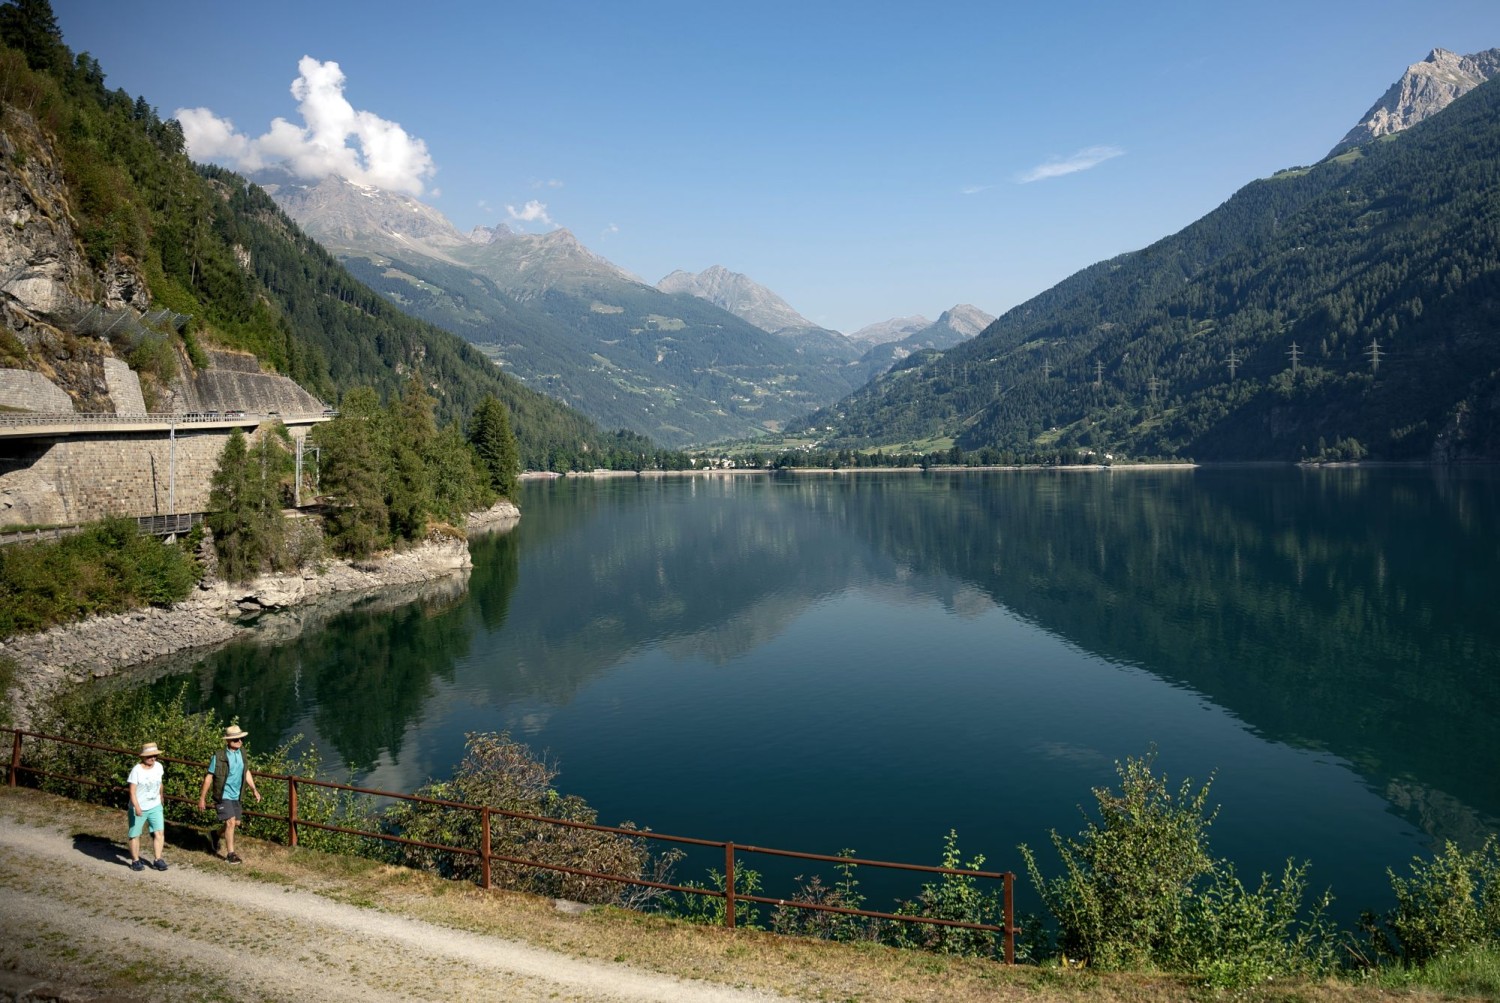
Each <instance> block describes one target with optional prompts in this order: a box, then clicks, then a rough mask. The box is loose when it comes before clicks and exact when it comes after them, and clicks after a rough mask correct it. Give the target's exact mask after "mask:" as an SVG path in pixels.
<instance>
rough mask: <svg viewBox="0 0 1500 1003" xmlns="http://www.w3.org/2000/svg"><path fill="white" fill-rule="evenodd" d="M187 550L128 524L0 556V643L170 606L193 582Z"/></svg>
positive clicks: (93, 528)
mask: <svg viewBox="0 0 1500 1003" xmlns="http://www.w3.org/2000/svg"><path fill="white" fill-rule="evenodd" d="M194 539H196V538H194ZM193 550H194V548H193V542H192V541H191V540H190V541H188V542H185V543H176V544H169V543H164V542H162V541H161V540H158V539H156V538H155V537H152V536H147V535H144V534H142V533H141V532H140V531H139V529H138V528H137V527H136V523H135V520H134V519H127V518H112V519H105V520H103V521H101V522H97V523H93V524H91V525H89V526H87V527H85V528H84V530H83V532H81V533H76V534H74V535H72V536H65V537H63V538H62V539H60V540H57V541H55V542H46V543H23V544H12V545H11V546H8V547H4V548H0V637H9V636H10V635H12V634H23V633H29V632H32V631H38V630H45V629H46V628H48V627H51V626H53V625H54V624H59V623H67V622H69V621H72V620H79V619H82V618H83V617H86V616H93V615H101V614H108V613H120V612H123V611H125V610H128V609H134V608H137V607H140V606H147V605H156V606H165V605H169V604H171V603H174V602H177V601H178V600H180V599H182V598H184V597H186V596H187V594H188V593H189V592H191V591H192V590H193V585H194V584H195V583H196V582H197V581H198V576H199V573H200V568H199V566H198V562H197V559H196V558H195V557H194V556H193Z"/></svg>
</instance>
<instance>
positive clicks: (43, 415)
mask: <svg viewBox="0 0 1500 1003" xmlns="http://www.w3.org/2000/svg"><path fill="white" fill-rule="evenodd" d="M332 417H334V415H331V414H329V413H328V412H327V411H323V410H319V411H240V412H239V413H237V414H230V413H228V412H224V411H220V412H218V413H217V414H215V413H211V412H209V411H183V412H177V411H146V412H144V413H142V414H116V413H114V412H108V411H4V412H0V426H3V425H67V424H78V425H140V424H151V425H194V424H200V425H201V424H209V423H214V422H217V423H220V424H222V423H224V422H232V423H234V424H249V423H250V422H252V421H255V420H259V419H266V418H276V419H278V420H283V421H284V420H286V419H288V418H293V419H297V420H304V419H309V418H332Z"/></svg>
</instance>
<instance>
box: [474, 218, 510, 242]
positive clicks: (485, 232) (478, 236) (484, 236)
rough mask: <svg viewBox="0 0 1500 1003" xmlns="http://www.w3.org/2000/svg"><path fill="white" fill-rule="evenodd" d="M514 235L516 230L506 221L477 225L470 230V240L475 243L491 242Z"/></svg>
mask: <svg viewBox="0 0 1500 1003" xmlns="http://www.w3.org/2000/svg"><path fill="white" fill-rule="evenodd" d="M513 235H514V231H513V230H511V228H510V227H508V226H506V225H505V224H504V223H496V224H495V225H494V226H476V227H475V228H474V229H472V230H470V231H469V242H470V243H473V244H489V243H493V242H494V241H497V240H504V239H505V238H506V237H510V236H513Z"/></svg>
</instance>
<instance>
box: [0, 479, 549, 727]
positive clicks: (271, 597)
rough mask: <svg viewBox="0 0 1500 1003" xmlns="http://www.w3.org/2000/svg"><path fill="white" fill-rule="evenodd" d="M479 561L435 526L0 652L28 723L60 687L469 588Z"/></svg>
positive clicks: (213, 584)
mask: <svg viewBox="0 0 1500 1003" xmlns="http://www.w3.org/2000/svg"><path fill="white" fill-rule="evenodd" d="M519 518H520V511H519V510H518V509H517V508H516V507H515V505H513V504H511V503H510V502H501V503H500V504H499V505H496V506H495V507H494V508H492V509H490V510H489V511H487V512H481V513H475V514H474V515H472V516H471V517H470V519H469V522H468V523H467V525H466V526H465V529H466V530H467V531H468V532H471V533H477V532H486V531H491V530H495V529H500V530H503V529H506V528H508V527H510V526H514V525H515V522H516V520H517V519H519ZM472 566H473V562H472V560H471V559H470V557H469V546H468V541H467V540H466V539H463V538H460V537H454V536H442V535H436V534H435V535H434V536H432V537H430V538H429V539H428V540H427V541H426V542H424V543H423V544H421V545H419V546H417V547H413V548H412V549H410V550H405V551H400V552H393V553H388V554H383V555H380V556H378V557H375V558H372V559H370V560H366V561H359V562H351V561H327V562H325V563H322V564H319V565H316V566H312V567H308V568H305V569H303V570H301V571H297V572H292V573H288V574H277V575H262V576H260V577H258V578H255V579H253V580H251V581H249V582H245V583H240V584H233V585H232V584H230V583H228V582H225V581H222V580H220V579H217V578H207V579H205V580H204V581H203V582H201V583H200V584H199V586H198V590H197V592H195V593H194V594H193V595H192V596H189V597H188V598H187V599H185V600H183V601H182V602H180V603H177V604H175V605H173V606H170V607H166V608H156V607H151V608H147V609H138V610H132V611H130V612H128V613H119V614H116V615H114V616H100V617H91V618H90V619H87V620H81V621H79V622H77V623H72V624H67V625H64V626H61V627H54V628H52V629H51V630H47V631H43V632H42V633H39V634H28V635H25V636H22V637H15V638H11V639H9V640H7V641H5V642H0V656H4V657H7V658H10V659H11V660H12V661H13V662H15V665H16V678H15V685H14V688H13V689H12V691H11V694H10V700H11V704H12V714H11V717H12V720H13V721H15V722H16V723H17V725H18V726H20V727H23V728H24V727H28V726H29V725H30V723H31V720H32V716H33V714H34V713H35V711H36V709H37V708H38V707H39V706H40V705H41V702H42V701H43V700H44V699H45V698H46V697H47V696H48V695H49V694H51V693H53V692H55V691H56V690H58V689H60V688H62V687H64V686H68V685H72V684H77V683H81V682H84V681H86V680H89V679H101V678H104V677H107V676H111V675H114V674H116V673H119V672H122V671H124V670H126V669H129V668H131V667H133V666H137V665H141V664H143V663H146V662H152V661H155V660H157V659H161V658H165V657H167V656H170V655H176V654H181V653H184V652H189V651H194V650H198V649H205V648H212V647H217V646H218V645H221V644H224V643H225V642H227V641H232V640H235V639H237V638H246V637H259V638H263V639H264V640H265V641H266V642H267V643H273V642H278V641H282V640H286V639H289V638H291V637H294V636H296V635H297V634H299V633H301V632H302V631H304V630H308V629H311V628H313V627H315V626H317V625H318V624H320V623H322V622H323V621H325V620H326V619H327V618H328V617H329V616H331V615H333V614H335V613H338V612H341V611H343V610H344V609H347V608H349V607H350V606H352V605H355V604H356V603H361V602H368V601H369V599H370V596H371V595H372V593H382V594H384V593H386V592H390V593H391V595H392V599H393V601H394V603H395V604H400V603H403V602H409V601H412V600H414V599H420V598H423V597H424V596H425V595H426V594H427V593H428V592H431V591H433V590H437V591H439V592H442V593H444V594H447V593H454V592H456V593H462V591H463V589H464V588H465V587H466V586H467V582H468V574H469V570H470V568H471V567H472ZM267 614H274V615H269V616H268V615H267Z"/></svg>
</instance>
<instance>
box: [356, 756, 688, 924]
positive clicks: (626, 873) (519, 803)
mask: <svg viewBox="0 0 1500 1003" xmlns="http://www.w3.org/2000/svg"><path fill="white" fill-rule="evenodd" d="M556 776H557V768H556V766H554V765H552V764H549V763H546V762H544V761H542V760H540V759H538V758H536V757H535V756H534V755H532V753H531V750H530V749H529V748H528V747H527V746H526V745H524V744H522V743H520V742H516V741H513V740H512V739H511V737H510V736H509V735H508V734H505V733H500V734H496V733H494V732H474V733H471V734H469V735H468V736H466V740H465V752H464V758H463V761H462V762H461V763H459V765H458V768H457V769H456V770H455V771H454V774H453V779H451V780H446V781H434V782H431V783H428V784H426V785H424V786H423V787H422V788H421V789H420V790H418V791H417V792H416V793H417V794H419V795H421V796H422V797H427V798H434V799H437V800H441V801H454V802H460V803H463V804H472V805H488V806H489V807H491V808H499V809H502V810H504V811H512V812H521V813H524V814H527V815H536V816H540V817H545V818H554V819H563V820H566V821H570V822H583V823H586V824H594V823H596V822H597V815H596V814H595V812H594V810H593V809H592V808H590V807H589V806H588V804H587V802H585V801H584V800H583V799H582V798H579V797H575V796H569V795H563V794H559V793H558V792H557V790H556V789H555V788H554V787H553V786H552V780H553V778H555V777H556ZM624 827H625V828H629V825H628V823H627V824H626V825H625V826H624ZM382 828H383V829H384V830H385V831H386V832H388V833H391V834H394V835H399V836H403V837H405V838H407V839H413V840H418V841H420V842H424V843H437V844H442V845H445V846H458V847H469V848H473V849H475V850H477V849H479V846H480V841H481V837H482V831H483V823H482V820H481V816H480V813H479V812H478V811H475V810H473V809H470V808H450V807H447V806H444V805H436V804H427V803H422V802H415V801H401V802H398V803H397V804H395V805H393V806H392V807H391V808H390V809H389V810H388V811H387V812H386V814H385V816H384V817H383V819H382ZM490 829H491V831H490V849H491V852H492V853H494V854H497V855H500V856H507V857H515V858H519V859H523V860H534V861H537V862H538V863H542V864H553V865H562V866H566V867H575V868H579V869H582V870H587V871H592V872H594V873H597V874H611V875H617V876H619V877H622V878H640V877H643V876H649V877H651V878H652V879H653V880H660V879H661V878H660V876H659V875H660V867H662V866H669V865H670V861H667V863H666V864H662V863H660V862H653V860H652V858H651V854H650V852H649V850H648V848H647V847H646V844H645V842H644V840H641V839H637V838H634V837H631V836H622V835H619V834H616V833H608V832H596V831H593V830H589V829H580V828H574V827H571V826H560V825H554V824H551V823H548V822H538V821H532V820H529V819H518V818H510V817H507V816H501V815H495V816H492V817H491V823H490ZM393 846H394V848H393V849H392V850H391V851H390V853H391V855H392V857H393V858H394V859H395V861H396V862H398V863H400V864H403V865H405V866H407V867H417V868H422V869H425V870H432V871H436V872H437V873H439V874H441V875H443V876H445V877H449V878H456V879H460V880H466V881H473V880H476V879H478V877H479V875H480V861H479V858H477V857H473V856H468V855H464V854H456V853H452V852H449V851H446V850H432V849H428V848H427V847H423V846H412V845H406V844H393ZM653 867H655V868H657V870H656V871H654V872H653V873H652V874H651V875H648V874H647V871H648V870H650V869H652V868H653ZM490 880H491V883H492V884H495V885H499V886H501V887H507V888H515V889H519V890H522V891H529V892H533V893H536V894H539V895H547V896H551V897H554V898H566V899H572V900H574V901H577V902H592V903H602V904H614V905H627V906H628V905H637V904H641V903H643V902H644V901H646V900H649V899H650V898H651V897H654V893H652V892H651V891H650V890H649V889H646V890H644V891H643V890H642V889H640V888H639V887H638V886H633V885H628V884H625V883H624V882H620V881H611V880H607V879H603V878H594V877H587V876H584V875H577V874H568V873H565V872H563V871H557V870H549V869H547V868H544V867H528V866H525V865H520V864H511V863H506V862H503V861H495V862H494V864H493V865H492V867H491V873H490Z"/></svg>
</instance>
